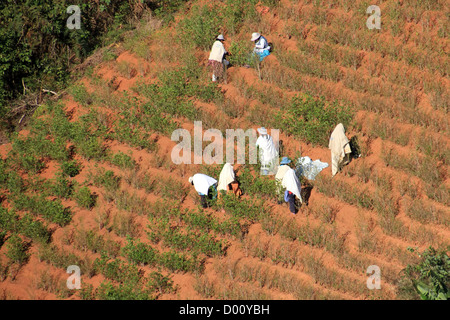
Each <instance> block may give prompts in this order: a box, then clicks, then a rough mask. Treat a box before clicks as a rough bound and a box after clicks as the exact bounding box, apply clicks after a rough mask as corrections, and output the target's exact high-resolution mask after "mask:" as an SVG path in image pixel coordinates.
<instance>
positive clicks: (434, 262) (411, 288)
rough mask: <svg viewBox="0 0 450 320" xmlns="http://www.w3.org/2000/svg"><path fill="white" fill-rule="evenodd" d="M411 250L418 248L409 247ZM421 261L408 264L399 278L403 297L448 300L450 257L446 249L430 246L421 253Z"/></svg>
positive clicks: (400, 291) (449, 293)
mask: <svg viewBox="0 0 450 320" xmlns="http://www.w3.org/2000/svg"><path fill="white" fill-rule="evenodd" d="M409 251H411V252H414V251H416V250H414V249H412V248H409ZM419 257H420V261H419V263H417V264H413V265H408V266H407V267H406V268H405V269H404V270H403V275H402V278H401V279H400V280H399V289H398V290H399V294H400V296H401V297H407V298H417V297H420V298H421V299H422V300H447V299H449V298H450V258H449V256H448V254H447V253H446V252H445V250H436V249H434V248H433V247H431V246H430V247H429V248H428V249H426V250H425V251H423V252H422V253H419Z"/></svg>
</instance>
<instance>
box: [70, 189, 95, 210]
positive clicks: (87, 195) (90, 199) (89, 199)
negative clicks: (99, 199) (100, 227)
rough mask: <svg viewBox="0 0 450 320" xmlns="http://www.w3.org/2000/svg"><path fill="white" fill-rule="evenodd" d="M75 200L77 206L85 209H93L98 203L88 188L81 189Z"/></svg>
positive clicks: (75, 195)
mask: <svg viewBox="0 0 450 320" xmlns="http://www.w3.org/2000/svg"><path fill="white" fill-rule="evenodd" d="M74 199H75V201H76V202H77V204H78V205H79V206H80V207H82V208H85V209H89V210H90V209H92V208H93V207H94V206H95V203H96V196H95V195H94V194H92V193H91V190H89V188H88V187H81V188H79V189H78V190H77V191H76V192H75V194H74Z"/></svg>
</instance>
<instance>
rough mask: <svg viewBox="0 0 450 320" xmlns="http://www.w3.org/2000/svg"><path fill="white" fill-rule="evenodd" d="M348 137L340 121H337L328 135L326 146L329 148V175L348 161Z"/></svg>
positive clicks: (349, 151)
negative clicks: (328, 139)
mask: <svg viewBox="0 0 450 320" xmlns="http://www.w3.org/2000/svg"><path fill="white" fill-rule="evenodd" d="M349 142H350V141H349V140H348V138H347V137H346V136H345V129H344V125H343V124H342V123H339V124H338V125H337V126H336V128H334V130H333V132H332V133H331V136H330V141H329V144H328V148H329V149H330V150H331V176H333V177H334V175H335V174H336V173H337V172H338V171H339V170H340V168H341V167H342V166H344V165H346V164H348V163H349V162H350V154H351V153H352V149H351V147H350V144H349Z"/></svg>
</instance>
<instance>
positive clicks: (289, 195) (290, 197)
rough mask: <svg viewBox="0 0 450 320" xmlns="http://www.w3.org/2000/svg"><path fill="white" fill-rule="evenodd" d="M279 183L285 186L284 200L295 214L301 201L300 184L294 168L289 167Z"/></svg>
mask: <svg viewBox="0 0 450 320" xmlns="http://www.w3.org/2000/svg"><path fill="white" fill-rule="evenodd" d="M281 185H282V186H283V187H284V188H286V191H285V194H284V201H285V202H287V203H289V211H291V213H293V214H297V212H298V208H299V206H300V205H299V204H298V203H299V202H300V203H302V197H301V195H300V192H301V184H300V181H299V179H298V177H297V176H296V175H295V170H294V169H292V168H289V169H288V170H287V171H286V173H285V174H284V177H283V180H282V183H281Z"/></svg>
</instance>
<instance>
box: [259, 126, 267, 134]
mask: <svg viewBox="0 0 450 320" xmlns="http://www.w3.org/2000/svg"><path fill="white" fill-rule="evenodd" d="M258 132H259V134H267V129H266V128H264V127H261V128H258Z"/></svg>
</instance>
